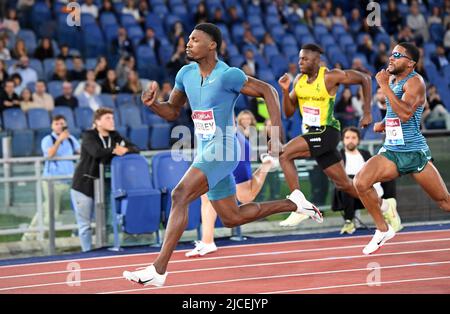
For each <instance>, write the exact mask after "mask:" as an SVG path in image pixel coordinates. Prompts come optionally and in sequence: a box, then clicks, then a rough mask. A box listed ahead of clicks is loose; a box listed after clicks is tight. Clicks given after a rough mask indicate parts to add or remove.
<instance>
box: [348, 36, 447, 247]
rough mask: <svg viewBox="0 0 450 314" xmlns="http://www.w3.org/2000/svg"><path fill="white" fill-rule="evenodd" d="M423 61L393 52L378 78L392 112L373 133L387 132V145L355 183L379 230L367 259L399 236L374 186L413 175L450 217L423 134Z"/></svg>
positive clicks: (403, 48)
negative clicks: (418, 66)
mask: <svg viewBox="0 0 450 314" xmlns="http://www.w3.org/2000/svg"><path fill="white" fill-rule="evenodd" d="M419 56H420V55H419V50H418V49H417V47H416V46H415V45H413V44H411V43H406V42H404V43H400V44H398V45H397V46H395V48H394V50H393V51H392V54H391V56H390V58H389V66H388V68H387V70H381V71H380V72H379V73H378V74H377V75H376V79H377V82H378V84H379V85H380V88H381V90H382V92H383V93H384V94H385V95H386V100H387V101H386V104H387V112H386V117H385V119H384V120H383V121H381V122H378V123H376V124H375V125H374V130H375V131H376V132H384V131H385V132H386V139H385V142H384V145H383V147H382V148H381V149H380V151H379V153H378V155H377V156H374V157H372V158H371V159H369V160H368V161H367V163H366V164H365V166H364V167H363V168H362V169H361V171H360V172H359V173H358V174H357V175H356V177H355V179H354V182H353V183H354V185H355V188H356V190H357V191H358V194H359V197H360V199H361V201H362V202H363V204H364V206H365V207H366V208H367V210H368V211H369V213H370V214H371V215H372V218H373V219H374V221H375V224H376V226H377V230H376V232H375V235H374V237H373V238H372V240H371V241H370V242H369V244H368V245H367V246H366V247H365V248H364V250H363V252H364V254H371V253H373V252H375V251H376V250H377V249H379V248H380V247H381V246H382V245H383V244H384V243H385V242H386V241H387V240H389V239H392V238H393V237H394V236H395V232H394V230H393V229H392V227H391V226H389V225H388V224H387V223H386V222H385V221H384V219H383V215H382V214H381V210H380V206H379V205H378V201H377V194H376V192H375V189H374V188H373V185H374V184H375V183H377V182H386V181H390V180H393V179H395V178H397V177H399V176H401V175H406V174H411V175H412V177H413V178H414V179H415V180H416V182H417V183H418V184H419V185H420V186H421V187H422V188H423V189H424V190H425V192H427V194H428V195H429V196H430V197H431V198H432V199H433V200H434V201H436V203H438V205H439V207H440V208H442V209H443V210H445V211H450V194H449V193H448V190H447V188H446V186H445V184H444V181H443V180H442V178H441V175H440V174H439V172H438V170H437V169H436V168H435V167H434V165H433V163H432V161H431V153H430V150H429V148H428V145H427V143H426V140H425V137H424V136H423V135H422V133H421V132H420V120H421V118H422V112H423V110H424V105H425V102H426V95H425V90H426V88H425V83H424V81H423V78H422V77H421V76H420V75H419V74H418V73H416V72H415V71H414V68H415V66H416V64H417V62H418V61H419Z"/></svg>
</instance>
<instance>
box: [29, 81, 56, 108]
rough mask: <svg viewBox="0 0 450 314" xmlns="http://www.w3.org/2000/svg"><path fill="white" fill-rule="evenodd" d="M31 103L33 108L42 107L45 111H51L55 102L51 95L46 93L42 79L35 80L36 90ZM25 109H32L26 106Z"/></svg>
mask: <svg viewBox="0 0 450 314" xmlns="http://www.w3.org/2000/svg"><path fill="white" fill-rule="evenodd" d="M33 103H34V104H35V107H33V108H43V109H45V110H47V111H52V110H53V109H54V108H55V103H54V101H53V97H52V95H50V94H49V93H47V87H46V85H45V82H44V81H41V80H39V81H37V82H36V92H34V93H33ZM27 109H32V108H31V107H30V108H27Z"/></svg>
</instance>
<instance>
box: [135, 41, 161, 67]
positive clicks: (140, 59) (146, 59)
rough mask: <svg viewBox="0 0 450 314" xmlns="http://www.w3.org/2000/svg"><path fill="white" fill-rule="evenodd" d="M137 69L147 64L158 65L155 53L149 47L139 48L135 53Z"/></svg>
mask: <svg viewBox="0 0 450 314" xmlns="http://www.w3.org/2000/svg"><path fill="white" fill-rule="evenodd" d="M136 59H137V63H138V69H141V68H145V67H146V66H148V65H149V64H159V63H158V60H156V55H155V52H154V51H153V49H152V48H150V47H149V46H139V47H138V49H137V51H136Z"/></svg>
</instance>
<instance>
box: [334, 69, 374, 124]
mask: <svg viewBox="0 0 450 314" xmlns="http://www.w3.org/2000/svg"><path fill="white" fill-rule="evenodd" d="M339 84H344V85H351V84H361V85H362V89H363V98H364V103H363V117H362V119H361V121H360V123H359V124H360V126H361V127H363V128H365V127H366V126H368V125H369V124H370V123H372V114H371V109H370V106H371V102H372V79H371V78H370V76H369V75H367V74H365V73H362V72H359V71H355V70H340V69H333V70H331V71H328V72H326V73H325V85H326V87H327V90H328V91H329V92H331V91H333V92H334V91H335V90H337V88H338V86H339Z"/></svg>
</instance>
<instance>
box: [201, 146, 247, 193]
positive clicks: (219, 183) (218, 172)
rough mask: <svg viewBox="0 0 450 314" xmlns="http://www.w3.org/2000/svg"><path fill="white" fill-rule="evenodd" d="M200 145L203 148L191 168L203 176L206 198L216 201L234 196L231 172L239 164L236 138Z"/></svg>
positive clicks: (233, 182) (234, 186) (234, 190)
mask: <svg viewBox="0 0 450 314" xmlns="http://www.w3.org/2000/svg"><path fill="white" fill-rule="evenodd" d="M201 144H202V145H204V147H202V148H201V149H200V150H199V151H200V152H199V153H198V154H197V156H196V157H195V160H194V162H193V164H192V167H195V168H197V169H199V170H200V171H202V172H203V173H204V174H205V176H206V179H207V180H208V187H209V191H208V193H207V196H208V198H209V199H210V200H211V201H216V200H221V199H224V198H227V197H229V196H231V195H235V194H236V183H235V181H234V176H233V171H234V169H236V167H237V165H238V163H239V158H238V157H237V156H240V148H239V146H238V145H237V140H236V137H233V138H226V139H223V141H220V142H219V141H217V140H211V141H208V142H203V143H201Z"/></svg>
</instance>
